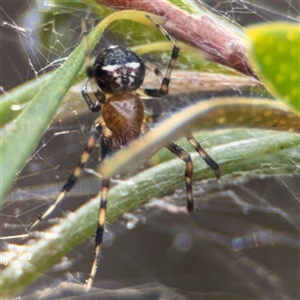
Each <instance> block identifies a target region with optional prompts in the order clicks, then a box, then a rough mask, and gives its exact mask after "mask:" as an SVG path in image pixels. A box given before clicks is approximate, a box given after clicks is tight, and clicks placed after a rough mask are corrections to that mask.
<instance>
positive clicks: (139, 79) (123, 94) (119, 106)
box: [27, 15, 220, 291]
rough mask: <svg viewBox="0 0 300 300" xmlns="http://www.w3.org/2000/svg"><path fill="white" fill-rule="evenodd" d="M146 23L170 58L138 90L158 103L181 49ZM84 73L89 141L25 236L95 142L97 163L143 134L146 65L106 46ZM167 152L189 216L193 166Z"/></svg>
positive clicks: (183, 155) (102, 211)
mask: <svg viewBox="0 0 300 300" xmlns="http://www.w3.org/2000/svg"><path fill="white" fill-rule="evenodd" d="M147 17H148V18H149V19H150V20H151V21H152V22H153V23H154V24H155V25H156V27H157V29H158V30H159V31H160V32H161V33H162V34H163V35H164V36H165V37H166V38H167V39H168V40H169V41H170V42H171V44H172V54H171V58H170V61H169V65H168V67H167V70H166V72H165V75H164V76H162V74H161V72H160V71H159V69H157V68H155V69H154V72H155V74H156V75H157V76H158V77H159V78H162V80H161V84H160V87H159V88H157V89H148V88H144V89H143V92H144V94H145V95H146V96H148V97H162V96H165V95H167V94H168V92H169V84H170V79H171V74H172V71H173V68H174V66H175V63H176V60H177V58H178V55H179V51H180V48H179V47H178V45H177V43H176V41H175V40H174V39H173V38H172V37H171V36H170V35H169V34H168V32H167V31H166V30H165V29H164V28H163V27H162V26H161V25H159V24H158V23H157V22H156V21H154V20H153V19H152V18H151V17H150V16H148V15H147ZM82 27H83V34H82V35H83V41H84V44H85V47H86V49H87V46H86V35H87V31H86V27H85V23H84V21H83V22H82ZM86 73H87V79H86V80H85V82H84V85H83V88H82V91H81V94H82V97H83V98H84V100H85V101H86V103H87V105H88V107H89V109H90V110H91V111H92V112H95V113H96V112H98V113H99V112H100V113H101V114H100V117H98V118H97V119H96V120H95V122H94V124H93V126H92V131H91V134H90V137H89V139H88V141H87V144H86V146H85V148H84V150H83V152H82V154H81V158H80V161H79V162H78V164H77V165H76V167H75V168H74V170H73V172H72V173H71V175H70V177H69V179H68V180H67V182H66V184H65V185H64V186H63V187H62V189H61V192H60V194H59V195H58V197H57V199H56V200H55V201H54V203H53V204H52V205H51V206H50V207H49V208H48V209H47V210H46V211H45V212H44V213H43V214H42V215H40V216H38V218H37V219H36V220H35V221H34V222H33V223H32V224H31V225H30V226H29V227H28V228H27V230H28V231H29V230H31V229H32V228H33V227H35V226H36V225H37V224H38V223H39V222H40V221H42V220H43V219H45V218H46V217H47V216H48V215H50V214H51V213H52V212H53V211H54V210H55V208H56V207H57V205H58V204H59V203H60V202H61V201H62V200H63V199H64V197H65V194H66V193H67V192H68V191H70V190H71V189H72V187H73V186H74V184H75V182H76V181H77V179H78V178H79V176H80V174H81V172H82V170H83V169H84V166H85V164H86V163H87V161H88V159H89V157H90V154H91V152H92V151H93V149H94V147H95V145H96V143H97V140H98V139H100V148H101V161H103V160H104V159H105V158H106V157H108V156H111V155H113V153H114V152H116V151H118V150H119V149H120V148H122V147H125V146H126V145H127V144H128V143H130V142H131V141H133V140H135V139H137V138H139V137H140V136H141V135H142V134H144V133H145V132H146V131H147V129H148V127H147V126H146V121H145V118H146V114H145V113H144V106H143V103H142V100H141V96H140V94H139V93H138V92H137V90H138V89H140V87H141V85H142V83H143V81H144V78H145V73H146V67H145V64H144V62H143V61H142V60H141V58H140V57H139V56H137V55H136V54H135V53H134V52H132V51H131V50H129V49H127V48H124V47H120V46H111V47H109V48H105V49H103V50H102V51H101V52H100V53H99V54H98V56H97V58H96V60H95V63H94V65H93V66H92V65H91V63H90V59H89V53H88V51H86ZM89 83H90V84H92V85H93V87H94V88H95V90H94V95H95V97H96V103H95V102H94V101H93V100H92V99H91V98H90V96H89V94H88V92H87V87H88V84H89ZM186 138H187V140H188V141H189V142H190V143H191V145H192V146H193V147H194V148H195V149H196V151H197V152H198V153H199V155H200V157H201V158H202V159H203V160H204V161H205V162H206V163H207V164H208V166H209V167H210V168H211V169H213V170H214V171H215V174H216V177H217V179H219V178H220V171H219V166H218V164H217V163H216V162H215V161H214V160H213V159H212V158H211V157H210V156H209V155H208V154H207V153H206V152H205V150H204V149H203V148H202V147H201V146H200V144H199V143H198V142H197V141H196V140H195V138H194V137H193V136H192V135H188V136H186ZM166 148H167V149H169V150H170V151H171V152H172V153H174V154H175V155H176V156H177V157H179V158H180V159H181V160H182V161H183V162H184V163H185V164H186V168H185V182H186V190H187V210H188V212H192V211H193V190H192V180H191V179H192V175H193V163H192V160H191V157H190V155H189V154H188V152H186V151H185V150H184V149H183V148H182V147H180V146H179V145H177V144H175V143H173V142H171V143H169V144H168V145H166ZM109 184H110V179H109V178H103V179H102V187H101V199H100V207H99V218H98V225H97V230H96V238H95V250H94V258H93V261H92V267H91V271H90V275H89V277H88V279H87V281H86V286H85V288H86V290H87V291H88V290H89V289H90V288H91V286H92V283H93V280H94V278H95V275H96V271H97V264H98V260H99V257H100V247H101V243H102V238H103V232H104V223H105V215H106V206H107V202H108V190H109Z"/></svg>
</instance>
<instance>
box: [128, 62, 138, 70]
mask: <svg viewBox="0 0 300 300" xmlns="http://www.w3.org/2000/svg"><path fill="white" fill-rule="evenodd" d="M140 65H141V64H140V63H139V62H128V63H126V64H125V67H127V68H132V69H137V68H139V67H140Z"/></svg>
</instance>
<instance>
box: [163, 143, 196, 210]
mask: <svg viewBox="0 0 300 300" xmlns="http://www.w3.org/2000/svg"><path fill="white" fill-rule="evenodd" d="M166 148H167V149H169V150H170V151H171V152H172V153H173V154H175V155H176V156H177V157H179V158H180V159H181V160H182V161H183V162H185V164H186V167H185V184H186V194H187V210H188V212H192V211H193V209H194V196H193V185H192V176H193V170H194V166H193V162H192V159H191V156H190V154H189V153H188V152H186V151H185V150H184V149H183V148H181V147H180V146H179V145H177V144H175V143H173V142H172V143H170V144H169V145H168V146H166Z"/></svg>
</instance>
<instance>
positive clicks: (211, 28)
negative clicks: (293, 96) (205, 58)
mask: <svg viewBox="0 0 300 300" xmlns="http://www.w3.org/2000/svg"><path fill="white" fill-rule="evenodd" d="M97 2H98V3H100V4H105V5H107V6H109V7H112V8H115V9H135V10H141V11H145V12H149V13H153V14H156V15H160V16H163V17H164V18H165V19H166V22H165V23H164V28H165V29H166V30H167V31H168V32H169V33H170V34H171V35H172V36H174V37H175V38H176V39H178V40H180V41H183V42H185V43H187V44H189V45H191V46H194V47H196V48H198V49H199V50H202V51H204V52H205V53H208V54H209V56H210V59H211V60H212V61H215V62H218V63H220V64H223V65H225V66H228V67H230V68H233V69H235V70H237V71H239V72H241V73H243V74H246V75H248V76H253V77H255V78H257V76H256V74H255V73H254V71H253V69H252V67H251V65H250V63H249V60H248V57H247V54H246V43H245V41H244V40H243V39H241V38H240V37H238V36H237V35H235V34H234V33H233V32H231V31H230V30H228V29H227V28H226V27H225V26H224V25H223V24H222V23H221V22H220V21H218V20H217V19H216V18H214V17H213V16H212V15H210V14H208V13H203V14H202V15H199V16H196V15H191V14H188V13H187V12H185V11H183V10H181V9H179V8H178V7H176V6H174V5H172V4H170V3H169V2H167V1H164V0H155V1H150V0H97Z"/></svg>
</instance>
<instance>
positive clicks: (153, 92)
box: [144, 16, 180, 97]
mask: <svg viewBox="0 0 300 300" xmlns="http://www.w3.org/2000/svg"><path fill="white" fill-rule="evenodd" d="M147 17H148V18H149V19H150V20H151V21H152V22H153V23H154V24H155V25H156V27H157V29H158V30H159V31H160V32H161V33H162V34H163V35H164V36H165V37H166V38H167V39H168V40H169V41H170V42H171V43H172V44H173V49H172V54H171V58H170V61H169V65H168V68H167V70H166V73H165V76H164V77H163V79H162V81H161V85H160V88H159V89H144V93H145V94H146V95H147V96H150V97H162V96H165V95H167V94H168V93H169V84H170V78H171V74H172V71H173V68H174V66H175V64H176V61H177V58H178V55H179V51H180V48H179V47H178V45H177V43H176V41H175V40H174V39H173V38H172V37H171V36H170V35H169V33H168V32H167V31H166V30H165V29H164V28H163V27H162V26H160V25H159V24H158V23H156V22H155V21H154V20H153V19H152V18H150V16H147ZM155 74H156V76H158V77H161V72H160V71H159V70H158V69H155Z"/></svg>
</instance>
